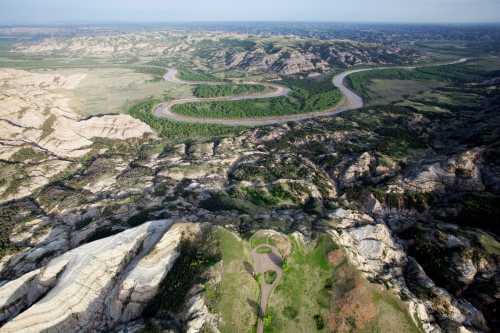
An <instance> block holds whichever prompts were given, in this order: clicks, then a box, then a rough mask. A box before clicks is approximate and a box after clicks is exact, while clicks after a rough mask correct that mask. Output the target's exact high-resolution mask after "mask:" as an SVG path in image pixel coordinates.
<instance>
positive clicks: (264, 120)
mask: <svg viewBox="0 0 500 333" xmlns="http://www.w3.org/2000/svg"><path fill="white" fill-rule="evenodd" d="M467 60H468V59H467V58H462V59H459V60H456V61H452V62H447V63H435V64H425V65H419V66H386V67H371V68H362V69H353V70H348V71H345V72H342V73H340V74H337V75H335V76H334V77H333V81H332V82H333V85H334V86H335V87H336V88H338V89H339V90H340V92H341V93H342V100H341V101H340V102H339V103H338V104H337V105H335V106H334V107H332V108H330V109H327V110H323V111H315V112H308V113H302V114H292V115H284V116H274V117H259V118H244V119H218V118H199V117H190V116H184V115H180V114H177V113H174V112H172V107H174V106H175V105H180V104H186V103H198V102H210V101H212V102H213V101H240V100H247V99H263V98H272V97H280V96H287V95H288V93H289V92H290V90H289V89H288V88H286V87H284V86H281V85H278V84H274V83H267V82H244V83H242V84H260V85H264V86H266V87H270V88H272V89H274V91H272V92H269V93H256V94H250V95H241V96H227V97H215V98H195V97H193V98H184V99H177V100H173V101H170V102H165V103H161V104H159V105H158V106H157V107H156V108H155V110H154V111H153V113H154V115H155V116H156V117H159V118H166V119H170V120H174V121H180V122H188V123H199V124H219V125H228V126H250V127H252V126H265V125H272V124H280V123H287V122H289V121H299V120H305V119H311V118H316V117H321V116H332V115H336V114H339V113H342V112H345V111H349V110H356V109H360V108H362V107H363V106H364V103H363V99H362V98H361V97H360V96H359V95H357V94H356V93H355V92H354V91H352V90H351V89H349V88H348V87H347V86H346V85H345V82H344V81H345V78H346V77H348V76H349V75H351V74H354V73H359V72H367V71H372V70H379V69H390V68H391V69H415V68H423V67H435V66H444V65H454V64H459V63H463V62H466V61H467ZM164 79H165V80H166V81H170V82H175V83H179V84H211V85H219V84H223V83H222V82H205V81H192V82H191V81H189V82H188V81H183V80H180V79H178V78H177V70H176V69H169V70H168V71H167V73H166V74H165V76H164Z"/></svg>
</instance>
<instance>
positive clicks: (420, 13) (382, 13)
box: [0, 0, 500, 25]
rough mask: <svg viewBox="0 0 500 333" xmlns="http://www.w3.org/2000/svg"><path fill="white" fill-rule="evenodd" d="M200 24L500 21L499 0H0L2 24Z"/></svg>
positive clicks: (0, 19)
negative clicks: (202, 22)
mask: <svg viewBox="0 0 500 333" xmlns="http://www.w3.org/2000/svg"><path fill="white" fill-rule="evenodd" d="M200 20H201V21H239V20H247V21H252V20H259V21H280V20H281V21H283V20H287V21H288V20H291V21H341V22H347V21H356V22H366V21H368V22H379V21H383V22H500V0H340V1H339V0H83V1H82V0H78V1H74V0H0V25H2V24H15V23H54V22H59V23H71V22H75V23H77V22H79V23H83V22H109V21H113V22H118V21H120V22H162V21H163V22H166V21H200Z"/></svg>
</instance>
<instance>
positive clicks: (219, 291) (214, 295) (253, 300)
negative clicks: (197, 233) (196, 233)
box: [205, 228, 259, 333]
mask: <svg viewBox="0 0 500 333" xmlns="http://www.w3.org/2000/svg"><path fill="white" fill-rule="evenodd" d="M214 235H215V237H216V239H217V241H218V244H219V248H220V251H221V254H222V262H223V265H222V268H221V269H222V270H223V271H222V279H221V281H220V282H219V283H217V284H210V285H208V284H207V285H206V288H205V289H206V291H205V298H206V299H207V301H208V305H209V308H210V310H211V311H212V312H214V313H217V314H219V315H220V316H221V319H222V320H221V324H220V325H219V330H220V331H221V332H222V333H234V332H248V333H250V332H253V331H254V326H255V324H256V322H257V311H258V308H257V304H258V297H259V286H258V284H257V281H255V279H254V278H253V277H252V275H251V274H250V273H249V272H248V270H247V268H246V267H245V263H249V262H251V258H250V247H249V244H248V243H247V242H245V241H243V240H240V239H239V238H238V237H237V236H236V235H235V234H233V233H232V232H230V231H227V230H226V229H223V228H217V229H216V231H215V233H214ZM247 265H248V264H247Z"/></svg>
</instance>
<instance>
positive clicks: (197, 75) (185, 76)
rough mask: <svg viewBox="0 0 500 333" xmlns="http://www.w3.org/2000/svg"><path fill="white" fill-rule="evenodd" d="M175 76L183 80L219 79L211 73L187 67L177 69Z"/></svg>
mask: <svg viewBox="0 0 500 333" xmlns="http://www.w3.org/2000/svg"><path fill="white" fill-rule="evenodd" d="M177 76H178V78H179V79H181V80H184V81H214V82H216V81H221V80H220V79H218V78H217V77H215V76H213V75H211V74H208V73H204V72H201V71H195V70H191V69H187V68H181V69H179V72H178V74H177Z"/></svg>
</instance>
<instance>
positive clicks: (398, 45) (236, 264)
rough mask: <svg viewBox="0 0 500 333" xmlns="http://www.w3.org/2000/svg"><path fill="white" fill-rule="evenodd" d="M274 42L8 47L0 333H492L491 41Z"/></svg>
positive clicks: (471, 37)
mask: <svg viewBox="0 0 500 333" xmlns="http://www.w3.org/2000/svg"><path fill="white" fill-rule="evenodd" d="M259 26H260V25H257V26H256V28H258V27H259ZM271 27H272V28H271ZM262 29H264V28H262ZM268 29H274V30H273V31H275V33H271V34H267V33H266V34H265V35H249V34H243V33H240V32H239V31H234V30H235V29H234V27H232V26H230V25H229V26H224V27H221V28H220V29H218V30H217V31H214V29H211V28H207V29H206V30H205V31H201V30H197V29H195V28H194V27H192V26H188V27H185V29H184V30H181V29H178V28H176V29H173V28H170V29H167V28H164V29H150V30H147V29H138V31H130V29H126V31H120V29H119V28H116V29H111V28H109V29H103V28H95V29H83V30H82V29H79V28H72V29H70V28H68V29H67V30H65V29H62V28H61V29H59V28H57V29H56V28H50V29H49V30H43V29H42V28H36V29H35V28H34V29H27V28H23V29H20V30H16V29H14V28H11V29H3V30H0V31H1V32H2V34H3V35H5V36H8V37H9V38H8V42H4V41H3V39H2V40H1V43H0V85H1V87H2V89H1V91H0V126H1V131H0V163H1V168H0V223H1V233H0V245H1V248H0V256H1V257H0V281H1V283H0V333H1V332H123V333H125V332H143V333H148V332H190V333H195V332H200V333H206V332H223V333H224V332H227V333H234V332H259V333H260V332H346V333H347V332H398V333H400V332H432V333H437V332H462V333H465V332H495V331H498V330H499V327H500V323H499V321H498V318H499V317H498V309H499V303H500V242H499V235H500V229H499V223H500V221H499V216H500V210H499V207H500V200H499V198H500V160H499V156H500V151H499V149H500V146H499V138H500V132H499V128H500V118H499V117H500V115H499V114H498V106H499V105H500V99H499V96H500V95H499V91H500V90H499V89H500V88H499V84H500V59H498V57H496V56H495V53H494V52H491V48H492V47H493V46H495V45H497V44H495V43H499V42H498V41H497V39H496V38H497V37H496V36H497V35H496V34H492V33H491V31H490V30H485V32H484V34H490V35H489V36H490V39H488V41H487V42H485V43H484V44H481V43H479V42H478V40H477V38H476V31H475V30H472V29H471V30H468V29H467V28H466V27H460V28H458V27H449V28H447V29H449V31H448V33H447V34H445V35H446V36H448V37H449V38H450V40H447V41H446V43H445V42H444V41H443V38H444V37H443V35H442V34H436V35H435V36H438V37H436V39H432V38H430V40H429V34H428V33H427V32H422V31H421V30H419V29H415V30H414V31H413V32H409V31H407V28H406V27H401V28H399V30H397V32H392V33H391V34H388V33H384V32H378V35H377V36H381V37H377V38H372V37H370V38H369V37H368V36H367V35H365V34H361V35H359V34H358V33H357V32H356V31H358V30H356V29H354V30H352V31H351V32H350V33H349V32H348V31H344V30H341V31H342V34H341V35H342V36H341V37H342V38H333V37H332V36H330V35H328V36H329V37H328V36H327V35H325V33H324V32H321V31H322V30H315V31H316V32H317V33H318V34H319V35H318V36H315V37H308V36H306V35H305V33H304V32H303V31H304V27H303V26H302V25H301V24H298V25H297V27H296V30H294V32H295V33H293V32H290V31H288V30H286V31H282V30H280V28H277V27H276V26H274V25H270V27H268ZM332 29H333V30H332V31H335V29H334V28H332ZM373 29H375V31H376V29H377V27H374V28H373ZM422 29H423V28H422ZM485 29H486V28H485ZM153 30H154V31H153ZM424 30H425V29H424ZM458 30H459V31H458ZM285 32H286V33H285ZM311 33H312V32H311ZM330 33H332V34H333V32H330ZM443 34H444V33H443ZM457 35H460V36H461V37H460V39H458V38H455V37H454V36H457ZM34 36H36V37H34ZM391 36H392V37H391ZM395 36H397V37H395ZM21 37H22V38H21ZM395 38H397V40H394V39H395ZM492 40H493V41H496V42H495V43H492V42H491V41H492ZM424 42H425V43H424ZM440 43H441V44H440ZM450 45H451V46H450ZM457 60H460V61H457ZM430 64H432V66H429V65H430ZM424 65H426V66H424ZM388 66H389V67H391V68H389V69H387V68H386V67H388ZM402 66H403V67H402ZM366 67H370V68H371V67H384V68H386V69H378V70H371V71H359V72H352V73H350V74H349V75H343V76H342V75H341V77H342V78H343V80H342V82H341V83H343V84H345V90H343V89H340V90H339V89H338V87H339V85H337V84H336V85H334V82H333V81H332V80H333V79H334V77H337V78H338V77H339V76H338V74H339V73H343V72H345V71H350V70H353V69H354V70H356V69H361V68H366ZM174 68H175V69H176V74H175V76H174V77H172V76H171V75H166V74H167V73H172V69H174ZM169 69H170V71H169ZM165 77H166V78H167V80H165ZM174 78H175V79H174ZM280 88H281V89H283V90H282V91H285V92H286V93H276V90H278V92H280V91H279V89H280ZM273 89H276V90H273ZM346 91H348V92H350V93H352V94H353V96H355V97H358V98H359V99H360V100H361V99H362V102H363V103H361V104H359V103H358V105H356V107H352V108H350V109H352V110H344V111H345V112H343V113H342V114H336V115H329V116H325V115H324V114H321V113H319V114H316V113H318V112H324V111H325V110H329V109H330V108H334V107H338V106H339V105H342V103H346V94H347V93H348V92H346ZM267 94H269V95H267ZM235 95H236V96H239V97H245V98H234V96H235ZM262 95H263V96H264V97H265V98H258V99H257V98H251V97H252V96H253V97H255V96H261V97H262ZM204 99H209V100H206V101H204ZM178 100H188V101H190V102H191V103H190V104H184V105H177V106H176V107H172V108H171V112H173V113H176V114H178V115H188V116H190V117H198V119H207V121H199V122H196V123H191V122H185V121H176V120H172V119H165V118H161V117H157V114H156V113H155V110H157V108H158V106H159V105H162V103H171V104H172V103H173V104H175V102H176V101H178ZM361 106H363V107H362V108H360V107H361ZM290 115H299V116H300V117H302V116H303V115H308V117H307V118H308V119H301V120H300V121H290V122H286V123H283V122H279V123H275V122H269V124H266V126H260V125H261V124H258V125H259V126H256V124H248V123H246V121H248V119H258V120H259V121H262V120H266V119H267V120H269V119H270V117H271V116H273V117H287V116H290ZM221 119H225V120H228V119H230V120H231V123H230V125H232V126H226V125H227V124H226V125H224V124H222V123H220V122H219V123H217V122H215V121H209V120H221Z"/></svg>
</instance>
